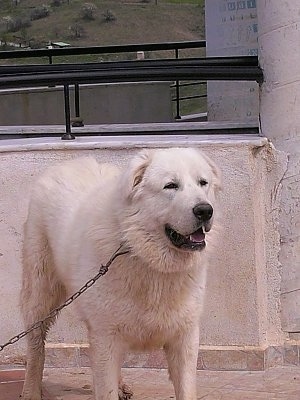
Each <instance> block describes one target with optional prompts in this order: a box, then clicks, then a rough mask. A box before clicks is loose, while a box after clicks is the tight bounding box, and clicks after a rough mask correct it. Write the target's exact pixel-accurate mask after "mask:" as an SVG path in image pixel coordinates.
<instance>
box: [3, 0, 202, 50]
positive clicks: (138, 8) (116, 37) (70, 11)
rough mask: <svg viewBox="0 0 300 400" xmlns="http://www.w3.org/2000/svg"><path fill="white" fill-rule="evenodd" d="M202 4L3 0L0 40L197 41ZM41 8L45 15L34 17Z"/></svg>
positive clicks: (192, 0) (39, 43) (195, 0)
mask: <svg viewBox="0 0 300 400" xmlns="http://www.w3.org/2000/svg"><path fill="white" fill-rule="evenodd" d="M156 3H157V4H156ZM86 4H88V5H86ZM203 4H204V0H184V1H179V0H168V1H162V0H140V1H134V0H125V1H124V0H123V1H122V0H120V1H103V0H94V1H91V2H89V3H85V2H82V1H78V0H42V1H38V0H15V1H12V0H1V1H0V40H1V41H2V42H14V43H23V44H26V45H28V43H29V44H30V45H31V46H32V47H45V46H46V45H47V44H48V43H49V41H54V42H55V41H63V42H67V43H69V44H71V45H73V46H94V45H110V44H128V43H146V42H163V41H183V40H199V39H203V38H204V15H203ZM83 5H86V7H85V9H83ZM39 13H40V14H41V15H43V14H45V16H44V17H43V18H40V19H35V17H36V16H37V15H39Z"/></svg>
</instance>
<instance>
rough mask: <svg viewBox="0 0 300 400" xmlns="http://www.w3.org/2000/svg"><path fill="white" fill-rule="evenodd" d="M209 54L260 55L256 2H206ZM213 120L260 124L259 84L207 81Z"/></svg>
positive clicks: (208, 109)
mask: <svg viewBox="0 0 300 400" xmlns="http://www.w3.org/2000/svg"><path fill="white" fill-rule="evenodd" d="M205 26H206V55H207V56H208V57H212V56H215V57H223V56H245V55H246V56H247V55H257V11H256V0H206V1H205ZM207 113H208V120H210V121H241V122H251V123H257V121H258V85H257V84H256V82H228V81H221V82H220V81H218V82H208V85H207Z"/></svg>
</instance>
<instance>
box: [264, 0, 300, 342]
mask: <svg viewBox="0 0 300 400" xmlns="http://www.w3.org/2000/svg"><path fill="white" fill-rule="evenodd" d="M257 11H258V32H259V38H258V41H259V57H260V65H261V67H262V68H263V70H264V76H265V82H264V84H263V85H262V88H261V105H260V118H261V131H262V134H263V135H264V136H267V137H268V138H269V139H270V140H271V141H272V142H273V143H274V145H275V147H276V148H277V149H279V150H283V151H285V152H286V153H287V155H288V158H289V163H288V169H287V170H286V171H285V174H284V176H283V179H282V185H283V188H282V203H281V217H280V218H281V219H280V234H281V243H282V247H281V254H280V262H281V264H282V296H281V297H282V322H283V329H284V330H285V331H287V332H298V334H299V332H300V3H299V1H295V0H286V1H284V2H283V1H276V0H260V1H258V2H257ZM275 192H276V191H274V194H276V193H275Z"/></svg>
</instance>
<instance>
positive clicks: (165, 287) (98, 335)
mask: <svg viewBox="0 0 300 400" xmlns="http://www.w3.org/2000/svg"><path fill="white" fill-rule="evenodd" d="M219 187H220V174H219V170H218V168H217V167H216V166H215V164H214V163H213V162H212V161H211V160H210V159H209V158H208V157H207V156H205V155H204V154H203V153H201V152H200V151H198V150H196V149H184V148H182V149H178V148H174V149H162V150H145V151H141V152H140V153H139V154H138V155H137V156H135V157H134V158H133V160H132V161H131V163H130V164H129V166H128V167H127V168H126V169H124V171H123V172H120V171H119V170H118V169H117V168H116V167H114V166H111V165H108V164H98V163H97V162H96V161H95V160H94V159H92V158H79V159H75V160H72V161H68V162H66V163H64V164H62V165H60V166H56V167H52V168H50V169H49V170H48V171H47V172H46V173H45V174H44V175H43V176H42V177H41V178H40V179H39V180H38V181H37V183H36V185H35V187H34V189H33V193H32V197H31V201H30V208H29V214H28V219H27V222H26V224H25V238H24V262H23V263H24V269H23V287H22V295H21V305H22V311H23V316H24V320H25V325H26V327H29V326H30V325H31V324H33V323H34V322H35V321H38V320H41V319H43V318H44V317H45V316H46V315H47V314H49V312H50V311H51V310H52V309H53V308H55V307H57V306H58V305H60V304H61V303H62V302H63V301H64V300H65V299H66V297H67V296H69V295H71V294H73V292H76V291H77V290H78V289H79V288H80V287H81V286H82V285H83V284H84V283H85V282H86V281H87V280H89V279H90V278H92V277H93V276H94V275H96V273H97V272H98V270H99V267H100V266H101V264H105V263H106V262H107V261H108V260H109V259H110V257H111V255H112V254H113V253H114V252H115V251H116V250H117V249H118V248H119V247H120V245H122V246H123V247H122V249H127V250H129V252H128V254H125V255H122V256H120V257H118V258H117V259H116V260H115V261H114V263H113V264H112V265H111V267H110V268H109V271H108V273H107V274H106V275H105V276H104V277H102V278H100V279H99V281H97V283H96V284H95V285H94V286H93V287H91V288H90V289H89V290H88V291H87V292H86V293H85V294H83V295H82V296H81V297H80V299H78V300H76V302H75V303H76V306H77V310H78V312H79V315H80V317H81V318H82V320H83V321H84V322H85V324H86V326H87V330H88V339H89V343H90V349H91V352H90V358H91V365H92V371H93V381H94V391H95V399H96V400H117V399H118V396H119V398H122V399H126V398H129V397H130V395H131V394H130V392H129V391H128V390H127V388H126V386H125V385H123V383H122V380H121V365H122V360H123V356H124V353H125V352H126V351H128V350H145V349H152V348H159V347H163V348H164V350H165V353H166V357H167V361H168V366H169V374H170V378H171V380H172V382H173V384H174V388H175V393H176V399H177V400H196V398H197V396H196V365H197V355H198V345H199V316H200V312H201V308H202V305H203V291H204V287H205V276H206V264H207V248H209V247H210V242H211V240H210V239H212V236H211V233H208V232H210V230H211V228H212V223H213V214H215V213H214V207H215V194H216V192H217V190H218V189H219ZM53 322H54V321H53V320H52V321H51V320H48V321H47V322H46V323H45V324H44V327H43V329H36V330H34V331H32V332H31V333H30V335H29V336H28V353H27V369H26V378H25V384H24V388H23V393H22V399H23V400H41V386H42V374H43V366H44V341H45V338H46V334H47V331H48V329H49V327H50V325H51V323H53Z"/></svg>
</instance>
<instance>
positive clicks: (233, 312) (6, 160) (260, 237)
mask: <svg viewBox="0 0 300 400" xmlns="http://www.w3.org/2000/svg"><path fill="white" fill-rule="evenodd" d="M174 145H175V146H197V147H199V148H201V149H202V150H204V151H206V152H207V154H209V155H210V156H211V157H212V158H213V159H214V160H215V161H216V162H217V163H218V164H219V165H220V167H221V169H222V171H223V179H224V190H223V192H222V194H221V199H220V202H221V207H220V214H219V220H220V223H221V226H222V229H221V230H220V232H219V244H218V246H217V247H216V251H215V255H214V257H213V260H212V262H211V266H210V269H209V273H208V287H207V300H206V305H205V311H204V315H203V317H202V327H201V339H200V341H201V344H202V345H206V346H231V345H233V346H254V347H255V346H256V347H257V346H259V347H265V346H267V345H270V344H272V345H277V344H281V343H282V341H283V336H282V332H281V326H280V316H279V314H280V312H279V309H280V264H279V261H278V253H279V235H278V225H277V224H278V201H279V200H280V185H279V181H280V179H281V177H282V173H283V171H284V169H285V156H284V154H281V153H278V152H277V151H275V149H274V148H273V147H272V146H271V145H270V144H269V143H268V142H267V140H266V139H263V138H259V137H251V136H244V137H242V136H235V137H234V138H232V137H231V138H229V137H223V136H211V137H209V136H197V135H193V136H189V135H182V134H181V135H180V134H179V135H177V136H176V138H175V139H174V138H173V139H172V138H170V137H168V136H156V137H150V138H149V137H148V138H146V137H139V138H136V139H134V138H130V137H127V136H123V137H122V138H119V139H118V140H116V139H115V138H113V139H110V138H109V137H107V138H100V137H99V138H78V139H76V140H75V141H73V142H68V143H66V142H61V141H60V140H59V139H53V138H52V139H42V140H41V139H27V140H26V139H23V140H19V141H18V140H16V141H5V140H3V141H0V170H1V178H0V186H1V190H0V253H1V254H0V273H1V280H0V327H1V328H0V343H3V342H5V341H6V339H8V338H10V337H11V336H13V335H14V334H16V333H17V332H18V331H19V330H21V329H22V322H21V319H20V314H19V307H18V298H19V289H20V279H21V265H20V251H21V244H22V224H23V222H24V219H25V215H26V209H27V205H28V194H29V191H30V187H31V184H32V182H33V180H34V179H35V177H36V176H37V175H38V174H39V173H40V172H42V171H43V170H44V169H45V168H46V167H48V166H50V165H52V164H54V163H57V162H59V161H61V160H65V159H69V158H73V157H79V156H84V155H93V156H95V157H96V158H97V159H98V160H99V161H110V162H113V163H116V164H118V165H120V166H124V165H125V164H126V162H127V160H128V158H129V157H131V156H132V155H133V154H134V153H135V152H136V151H137V150H138V148H140V147H166V146H167V147H169V146H174ZM67 206H68V205H67V204H66V207H67ZM49 341H50V342H53V343H58V342H60V343H66V344H70V343H75V342H77V343H78V342H85V341H86V339H85V334H84V329H83V328H82V326H81V324H80V323H79V322H78V321H77V319H76V317H75V316H74V315H73V312H72V309H68V310H65V311H64V312H63V314H62V315H61V317H60V319H59V321H58V323H57V325H56V327H55V328H54V329H53V330H52V331H51V334H50V336H49ZM23 352H24V341H23V342H21V343H20V344H18V345H15V346H11V347H10V348H8V349H7V350H6V351H5V352H3V353H0V361H7V362H8V361H10V362H11V361H13V360H17V359H18V358H19V357H20V355H21V354H23Z"/></svg>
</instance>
